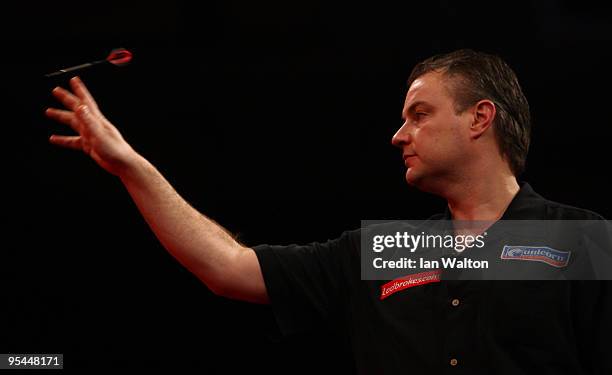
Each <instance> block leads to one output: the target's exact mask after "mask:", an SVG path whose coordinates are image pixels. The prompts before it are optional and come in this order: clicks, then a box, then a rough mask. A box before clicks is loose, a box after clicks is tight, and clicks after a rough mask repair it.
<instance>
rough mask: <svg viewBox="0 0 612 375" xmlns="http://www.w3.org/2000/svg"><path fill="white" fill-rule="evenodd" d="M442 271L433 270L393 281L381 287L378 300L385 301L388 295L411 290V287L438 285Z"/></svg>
mask: <svg viewBox="0 0 612 375" xmlns="http://www.w3.org/2000/svg"><path fill="white" fill-rule="evenodd" d="M441 274H442V270H433V271H427V272H421V273H415V274H413V275H408V276H404V277H400V278H399V279H395V280H393V281H390V282H388V283H386V284H385V285H383V286H382V287H381V292H380V299H381V300H382V299H385V298H387V297H389V296H390V295H392V294H394V293H397V292H399V291H401V290H404V289H407V288H412V287H413V286H419V285H424V284H429V283H439V282H440V275H441Z"/></svg>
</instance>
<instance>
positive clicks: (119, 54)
mask: <svg viewBox="0 0 612 375" xmlns="http://www.w3.org/2000/svg"><path fill="white" fill-rule="evenodd" d="M131 60H132V53H131V52H130V51H128V50H126V49H125V48H117V49H114V50H112V51H111V52H110V54H109V55H108V56H107V57H106V59H104V60H97V61H91V62H88V63H85V64H80V65H76V66H71V67H69V68H64V69H60V70H58V71H57V72H53V73H49V74H45V77H47V78H51V77H57V76H60V75H62V74H66V73H73V72H75V71H78V70H82V69H86V68H89V67H92V66H94V65H99V64H109V63H110V64H113V65H115V66H124V65H127V64H128V63H129V62H130V61H131Z"/></svg>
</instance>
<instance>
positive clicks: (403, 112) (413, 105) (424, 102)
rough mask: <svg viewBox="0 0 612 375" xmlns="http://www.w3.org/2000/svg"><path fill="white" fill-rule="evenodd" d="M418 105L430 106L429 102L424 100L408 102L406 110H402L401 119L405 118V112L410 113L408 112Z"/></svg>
mask: <svg viewBox="0 0 612 375" xmlns="http://www.w3.org/2000/svg"><path fill="white" fill-rule="evenodd" d="M420 105H426V106H428V107H431V104H429V103H427V102H426V101H424V100H418V101H416V102H414V103H412V104H410V107H408V110H407V111H403V110H402V119H406V114H407V113H410V112H414V109H415V108H416V107H418V106H420Z"/></svg>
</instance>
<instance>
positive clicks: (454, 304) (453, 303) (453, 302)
mask: <svg viewBox="0 0 612 375" xmlns="http://www.w3.org/2000/svg"><path fill="white" fill-rule="evenodd" d="M451 305H453V306H455V307H457V306H459V300H458V299H457V298H455V299H453V300H452V301H451Z"/></svg>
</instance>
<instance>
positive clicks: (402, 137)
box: [391, 123, 411, 148]
mask: <svg viewBox="0 0 612 375" xmlns="http://www.w3.org/2000/svg"><path fill="white" fill-rule="evenodd" d="M410 137H411V136H410V132H409V131H408V126H407V123H404V124H403V125H402V126H401V127H400V128H399V129H398V130H397V132H395V134H394V135H393V138H391V144H392V145H393V146H395V147H399V148H402V147H403V146H405V145H407V144H409V143H410V142H411V138H410Z"/></svg>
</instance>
